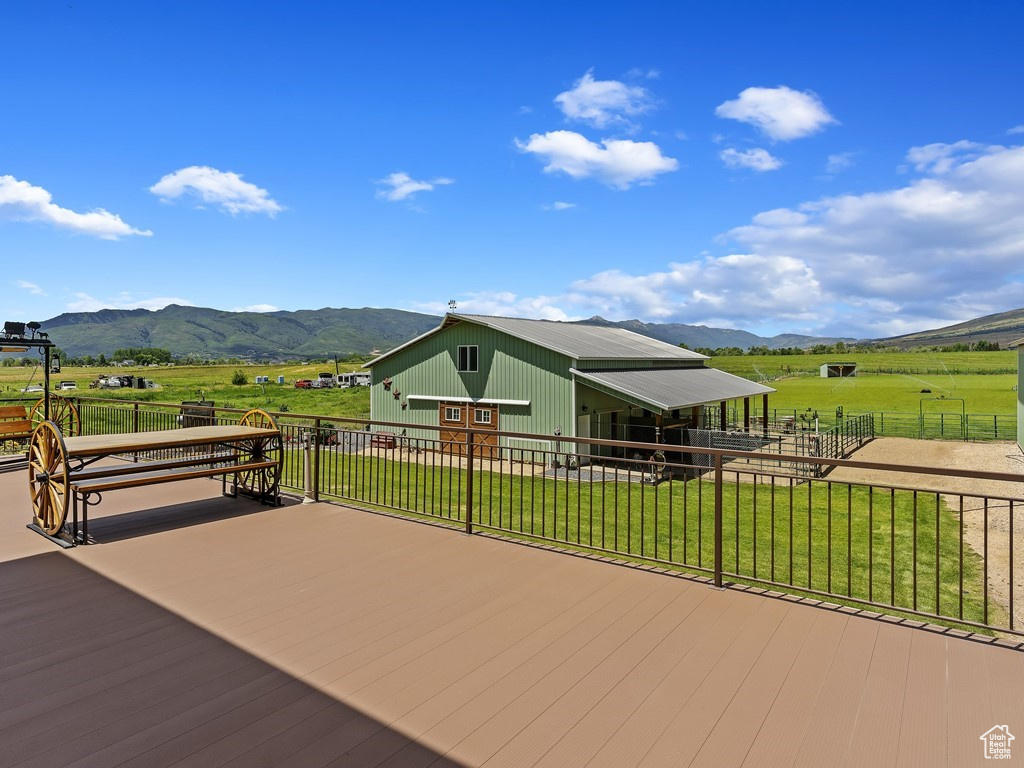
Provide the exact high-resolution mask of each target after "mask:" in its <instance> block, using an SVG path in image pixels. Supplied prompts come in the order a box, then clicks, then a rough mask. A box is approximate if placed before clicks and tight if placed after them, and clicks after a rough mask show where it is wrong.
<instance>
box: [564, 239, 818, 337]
mask: <svg viewBox="0 0 1024 768" xmlns="http://www.w3.org/2000/svg"><path fill="white" fill-rule="evenodd" d="M569 295H570V296H571V297H572V301H573V302H574V303H575V304H577V305H580V306H586V307H588V308H589V310H590V314H593V313H594V312H596V313H597V314H601V315H602V316H607V317H611V318H617V319H620V318H621V319H627V318H634V317H639V318H644V319H647V320H652V321H656V322H688V323H698V322H699V323H708V324H713V325H718V326H725V327H736V326H740V327H743V326H749V325H754V324H757V323H760V322H762V321H763V320H764V317H765V314H766V313H770V314H771V315H772V316H773V317H774V318H784V319H786V320H787V321H790V322H804V321H806V320H807V319H808V318H811V317H813V313H814V310H815V308H816V306H817V304H818V302H820V300H821V286H820V283H819V282H818V279H817V278H816V277H815V275H814V273H813V271H812V270H811V269H810V268H809V267H808V266H807V265H806V264H805V263H803V262H801V261H800V260H799V259H793V258H790V257H787V256H762V255H758V254H731V255H728V256H722V257H704V258H703V259H700V260H696V261H691V262H687V263H677V264H670V265H669V268H668V269H667V270H665V271H659V272H652V273H650V274H641V275H631V274H628V273H625V272H622V271H621V270H617V269H615V270H608V271H605V272H601V273H598V274H596V275H593V276H592V277H589V278H586V279H584V280H578V281H576V282H575V283H573V284H572V286H571V288H570V294H569Z"/></svg>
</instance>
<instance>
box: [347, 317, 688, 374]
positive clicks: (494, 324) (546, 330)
mask: <svg viewBox="0 0 1024 768" xmlns="http://www.w3.org/2000/svg"><path fill="white" fill-rule="evenodd" d="M460 322H470V323H476V324H477V325H483V326H486V327H488V328H494V329H495V330H499V331H502V332H504V333H507V334H509V335H511V336H515V337H517V338H520V339H524V340H525V341H529V342H531V343H533V344H537V345H538V346H541V347H545V348H546V349H551V350H554V351H555V352H560V353H562V354H564V355H567V356H568V357H571V358H573V359H575V360H672V361H676V362H683V361H692V362H698V361H701V360H707V357H705V356H704V355H700V354H697V353H696V352H691V351H690V350H688V349H683V348H682V347H677V346H674V345H672V344H668V343H666V342H664V341H658V340H657V339H652V338H650V337H648V336H643V335H641V334H639V333H634V332H633V331H627V330H625V329H624V328H616V327H607V326H600V325H583V324H580V323H563V322H557V321H554V320H524V319H522V318H515V317H491V316H488V315H458V314H454V313H448V314H447V315H445V317H444V319H443V320H442V321H441V324H440V325H439V326H438V327H437V328H435V329H433V330H431V331H427V332H426V333H424V334H422V335H420V336H417V337H416V338H415V339H412V340H411V341H408V342H406V343H405V344H402V345H401V346H399V347H396V348H395V349H393V350H391V351H390V352H385V353H384V354H383V355H381V356H380V357H378V358H377V359H375V360H373V361H371V362H369V363H367V364H366V365H367V367H369V366H372V365H374V364H375V363H377V362H379V361H380V360H383V359H385V358H387V357H390V356H391V355H393V354H395V353H396V352H398V351H399V350H402V349H405V348H406V347H409V346H411V345H413V344H415V343H417V342H418V341H420V340H421V339H424V338H426V337H428V336H432V335H434V334H435V333H438V332H440V331H442V330H444V329H445V328H449V327H451V326H452V325H455V324H456V323H460Z"/></svg>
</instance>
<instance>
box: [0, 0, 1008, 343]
mask: <svg viewBox="0 0 1024 768" xmlns="http://www.w3.org/2000/svg"><path fill="white" fill-rule="evenodd" d="M1021 29H1024V6H1022V5H1021V4H1020V3H1016V2H1013V3H1011V2H982V3H976V4H948V3H947V4H941V3H939V4H935V3H933V4H930V5H928V6H925V5H923V4H918V3H895V4H894V3H874V2H857V3H852V2H850V3H821V2H814V3H806V2H786V3H763V2H759V3H753V2H750V3H744V2H737V3H731V4H712V3H702V4H695V3H694V4H690V3H640V4H635V5H624V4H622V3H615V4H611V3H602V2H590V3H587V4H577V3H550V2H547V3H532V2H518V3H515V4H511V3H479V2H474V3H469V2H466V3H413V2H389V3H362V4H347V3H333V2H316V3H312V2H308V3H302V2H295V3H282V2H278V3H262V2H246V3H236V2H216V3H213V2H174V3H149V2H141V3H140V2H92V1H90V0H70V2H69V1H68V0H65V1H64V2H50V1H49V0H33V1H32V2H5V3H3V4H0V32H2V33H3V39H4V57H3V58H4V71H5V76H4V77H3V78H2V79H0V97H2V99H0V110H2V111H0V116H2V119H0V256H2V258H3V263H4V269H3V276H4V277H3V280H4V283H5V284H4V289H3V296H4V300H3V302H2V304H3V306H4V315H5V317H4V318H3V319H22V320H44V319H47V318H50V317H53V316H55V315H57V314H60V313H61V312H67V311H92V310H96V309H100V308H104V307H111V308H133V307H146V308H150V309H155V308H159V307H161V306H164V305H166V304H168V303H172V302H173V303H178V304H192V305H196V306H206V307H216V308H219V309H228V310H236V309H242V308H250V309H254V310H258V311H269V310H272V309H283V310H296V309H316V308H319V307H325V306H331V307H362V306H374V307H394V308H399V309H410V310H416V311H426V312H434V313H441V312H443V311H444V310H445V309H446V307H447V303H448V301H449V300H450V299H455V300H456V301H457V302H458V308H459V310H460V311H464V312H478V313H487V314H504V315H513V316H522V317H537V318H550V319H577V318H584V317H590V316H593V315H602V316H604V317H606V318H609V319H615V320H623V319H630V318H639V319H642V320H645V321H649V322H684V323H693V324H707V325H714V326H724V327H735V328H744V329H747V330H751V331H754V332H758V333H762V334H766V335H767V334H773V333H779V332H802V333H814V334H827V335H832V334H836V335H844V336H857V337H878V336H885V335H892V334H897V333H903V332H909V331H913V330H919V329H923V328H930V327H937V326H941V325H947V324H950V323H953V322H958V321H960V320H964V319H968V318H971V317H976V316H979V315H983V314H988V313H991V312H999V311H1003V310H1007V309H1014V308H1018V307H1022V306H1024V147H1022V145H1024V100H1022V99H1021V93H1022V86H1021V83H1022V82H1024V53H1022V50H1024V46H1021V44H1020V40H1019V35H1020V30H1021Z"/></svg>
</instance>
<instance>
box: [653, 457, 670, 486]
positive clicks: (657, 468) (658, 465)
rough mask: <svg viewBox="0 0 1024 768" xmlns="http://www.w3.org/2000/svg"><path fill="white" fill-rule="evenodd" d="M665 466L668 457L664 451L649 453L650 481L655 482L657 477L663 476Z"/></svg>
mask: <svg viewBox="0 0 1024 768" xmlns="http://www.w3.org/2000/svg"><path fill="white" fill-rule="evenodd" d="M666 466H668V459H667V457H666V456H665V452H664V451H655V452H654V453H652V454H651V471H650V479H651V482H652V483H657V482H658V479H659V478H661V477H664V475H665V467H666Z"/></svg>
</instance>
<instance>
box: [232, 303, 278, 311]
mask: <svg viewBox="0 0 1024 768" xmlns="http://www.w3.org/2000/svg"><path fill="white" fill-rule="evenodd" d="M231 311H232V312H280V308H279V307H275V306H274V305H273V304H250V305H248V306H246V307H235V308H234V309H232V310H231Z"/></svg>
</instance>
